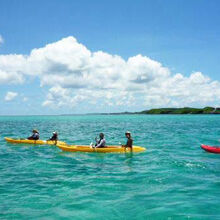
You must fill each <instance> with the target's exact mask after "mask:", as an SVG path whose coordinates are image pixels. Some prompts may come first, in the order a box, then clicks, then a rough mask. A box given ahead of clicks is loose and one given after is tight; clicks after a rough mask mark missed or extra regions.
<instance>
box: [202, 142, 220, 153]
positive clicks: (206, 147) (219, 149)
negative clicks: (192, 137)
mask: <svg viewBox="0 0 220 220" xmlns="http://www.w3.org/2000/svg"><path fill="white" fill-rule="evenodd" d="M201 148H202V149H204V150H205V151H208V152H210V153H215V154H220V147H215V146H209V145H205V144H202V145H201Z"/></svg>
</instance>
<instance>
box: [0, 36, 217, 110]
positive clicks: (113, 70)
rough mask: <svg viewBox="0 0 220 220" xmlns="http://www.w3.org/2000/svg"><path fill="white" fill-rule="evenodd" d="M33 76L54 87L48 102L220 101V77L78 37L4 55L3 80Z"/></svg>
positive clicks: (61, 104)
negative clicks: (178, 69)
mask: <svg viewBox="0 0 220 220" xmlns="http://www.w3.org/2000/svg"><path fill="white" fill-rule="evenodd" d="M28 76H33V77H36V78H38V79H39V80H40V83H41V86H46V87H48V86H49V87H50V89H49V91H48V95H47V97H46V100H45V101H44V102H43V106H47V107H48V106H49V107H50V106H51V107H54V106H56V107H61V108H62V107H64V106H65V107H66V106H69V107H75V106H76V105H80V104H81V103H88V104H91V105H94V106H97V105H109V106H123V105H125V106H128V105H129V106H130V105H134V106H143V108H145V107H146V108H150V107H160V106H186V105H208V104H213V103H215V104H220V82H219V81H213V80H211V79H210V78H209V77H207V76H205V75H204V74H202V73H201V72H194V73H192V74H191V75H190V76H189V77H186V76H184V75H183V74H180V73H176V74H172V73H171V71H170V70H169V69H168V68H166V67H164V66H163V65H162V64H161V63H160V62H157V61H155V60H152V59H150V58H149V57H146V56H142V55H140V54H139V55H136V56H133V57H130V58H128V60H125V59H123V58H122V57H120V56H117V55H111V54H108V53H105V52H102V51H96V52H92V51H90V50H89V49H87V48H86V47H85V46H84V45H82V44H80V43H78V42H77V40H76V39H75V38H74V37H67V38H63V39H61V40H60V41H57V42H54V43H51V44H48V45H46V46H45V47H42V48H39V49H33V50H32V51H31V53H30V54H29V55H16V54H14V55H1V56H0V83H2V84H6V83H8V84H10V83H24V82H25V78H27V77H28ZM125 108H126V107H125Z"/></svg>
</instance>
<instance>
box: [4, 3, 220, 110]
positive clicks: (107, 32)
mask: <svg viewBox="0 0 220 220" xmlns="http://www.w3.org/2000/svg"><path fill="white" fill-rule="evenodd" d="M219 10H220V2H219V1H217V0H212V1H207V0H206V1H204V0H168V1H164V0H160V1H159V0H154V1H149V0H148V1H140V0H137V1H128V0H127V1H122V0H121V1H114V0H112V1H107V0H102V1H97V0H94V1H88V0H87V1H85V0H83V1H71V0H62V1H56V0H53V1H49V0H47V1H39V0H38V1H33V0H28V1H26V0H23V1H16V0H15V1H12V0H9V1H6V0H1V1H0V35H1V36H2V38H3V43H1V44H0V54H1V55H2V56H6V55H8V54H21V55H23V56H25V55H29V54H30V52H31V51H32V50H33V49H34V48H43V47H45V45H47V44H50V43H55V42H58V41H60V40H61V39H63V38H67V37H68V36H73V37H74V38H75V39H77V41H78V42H79V43H81V44H83V45H84V46H85V47H86V48H88V50H89V51H91V52H96V51H103V52H105V53H108V54H111V55H118V56H120V57H121V58H123V59H124V60H125V61H126V60H127V59H129V58H130V57H134V56H136V55H138V54H141V55H142V56H146V57H149V58H150V59H152V60H154V61H157V62H159V63H160V64H161V65H162V66H163V67H165V68H168V69H169V71H170V74H171V75H175V74H177V73H181V74H182V75H183V76H184V77H190V75H191V74H192V73H193V72H201V73H202V76H208V77H209V78H210V80H211V82H213V81H220V66H219V65H218V62H219V58H220V53H219V51H220V28H219V27H220V13H219ZM0 65H1V63H0ZM39 65H40V64H39ZM2 68H3V67H2ZM16 71H17V70H16ZM158 71H159V70H158ZM0 74H1V73H0ZM94 74H95V73H94ZM25 77H26V76H25ZM27 78H28V79H26V80H25V82H24V83H22V84H19V85H16V84H10V83H8V82H7V83H2V84H1V85H0V104H1V106H4V107H3V109H2V110H0V114H23V113H24V114H30V112H31V113H32V114H57V113H71V112H73V113H79V112H81V110H80V111H79V110H78V109H76V108H75V107H74V106H68V105H67V106H65V107H64V106H62V105H61V107H59V108H48V106H42V102H44V100H45V96H47V94H48V91H49V89H50V88H51V87H52V86H51V85H45V86H43V87H40V83H41V78H40V79H39V78H38V77H29V76H28V77H27ZM30 78H31V79H30ZM211 82H210V83H211ZM186 84H187V83H186ZM59 86H61V87H62V88H65V89H66V87H65V86H64V85H59ZM215 86H216V87H213V88H217V89H218V85H215ZM148 88H149V87H148ZM8 91H12V92H15V93H17V94H18V95H17V96H16V97H15V98H13V100H11V101H5V100H4V97H5V95H6V94H7V92H8ZM143 92H147V91H145V90H144V91H143ZM69 93H71V94H72V93H74V95H76V94H78V93H77V92H76V90H74V91H73V90H72V91H69ZM129 95H131V96H133V98H134V99H135V100H139V99H140V100H139V101H137V102H138V103H137V104H136V105H135V106H130V105H129V104H128V103H127V104H124V105H123V104H122V105H118V106H115V105H114V104H110V105H108V107H106V106H105V107H100V108H99V107H97V104H94V106H93V105H92V104H89V105H88V104H87V102H86V98H85V99H84V100H85V103H83V102H80V104H79V103H78V104H77V106H81V109H83V110H82V112H83V113H85V112H96V111H104V112H109V111H113V112H114V111H123V110H134V111H135V110H142V109H145V108H150V107H155V106H164V107H166V105H169V104H170V105H175V103H176V96H175V97H174V96H173V95H170V96H169V97H168V98H171V99H172V101H173V100H174V101H175V103H174V102H172V103H171V102H168V101H167V102H164V103H163V102H161V100H163V99H166V98H167V97H162V98H161V99H159V98H158V97H156V98H158V100H159V101H157V102H155V103H156V104H155V105H154V104H150V103H154V102H152V101H151V102H149V103H148V104H144V105H142V104H141V103H143V101H142V98H138V97H140V96H139V95H138V94H136V93H135V94H129ZM190 95H191V94H190ZM71 96H73V95H71ZM157 96H158V94H157ZM23 97H27V98H28V101H25V102H24V103H23V104H22V105H21V106H19V105H18V103H20V102H21V100H22V99H23ZM33 97H35V98H36V100H35V101H33V99H34V98H33ZM99 97H100V96H99ZM151 97H155V94H153V95H152V96H151ZM90 98H91V97H90ZM90 98H89V99H90ZM93 98H94V97H93ZM103 98H105V97H102V99H103ZM115 99H117V97H115ZM119 99H121V98H120V97H119ZM178 99H179V98H178ZM205 99H206V102H204V100H201V102H200V101H199V100H196V101H193V102H192V104H191V103H190V102H189V101H187V102H185V101H184V100H183V103H184V104H188V105H190V104H191V105H192V106H203V104H213V105H218V103H219V100H218V99H217V98H213V97H212V96H211V95H210V100H207V97H206V98H205ZM143 100H145V101H146V97H145V96H143ZM147 100H148V98H147ZM115 101H117V100H114V101H113V103H114V102H115ZM158 102H161V103H158ZM92 103H93V102H92ZM180 103H181V102H180V101H178V103H177V105H180ZM15 106H18V107H16V108H15Z"/></svg>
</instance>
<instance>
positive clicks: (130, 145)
mask: <svg viewBox="0 0 220 220" xmlns="http://www.w3.org/2000/svg"><path fill="white" fill-rule="evenodd" d="M125 136H126V138H127V143H126V145H122V147H124V148H127V147H129V148H130V149H131V151H132V147H133V140H132V138H131V132H130V131H126V132H125Z"/></svg>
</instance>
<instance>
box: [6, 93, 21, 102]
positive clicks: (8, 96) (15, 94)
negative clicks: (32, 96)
mask: <svg viewBox="0 0 220 220" xmlns="http://www.w3.org/2000/svg"><path fill="white" fill-rule="evenodd" d="M17 95H18V93H16V92H10V91H9V92H7V94H6V95H5V101H12V100H13V99H15V97H16V96H17Z"/></svg>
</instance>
